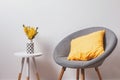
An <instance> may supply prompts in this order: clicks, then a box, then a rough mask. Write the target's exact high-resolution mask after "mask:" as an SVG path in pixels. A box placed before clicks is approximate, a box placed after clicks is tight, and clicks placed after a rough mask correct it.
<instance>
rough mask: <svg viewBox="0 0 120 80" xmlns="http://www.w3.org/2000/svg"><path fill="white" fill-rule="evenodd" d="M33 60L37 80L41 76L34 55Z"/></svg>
mask: <svg viewBox="0 0 120 80" xmlns="http://www.w3.org/2000/svg"><path fill="white" fill-rule="evenodd" d="M32 60H33V63H34V67H35V71H36V77H37V80H40V77H39V74H38V71H37V64H36V61H35V58H34V57H32Z"/></svg>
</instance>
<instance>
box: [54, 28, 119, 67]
mask: <svg viewBox="0 0 120 80" xmlns="http://www.w3.org/2000/svg"><path fill="white" fill-rule="evenodd" d="M103 29H104V30H106V32H105V37H104V49H105V52H104V53H103V54H102V55H100V56H99V57H97V58H95V59H92V60H89V61H69V60H67V56H68V54H69V51H70V42H71V40H72V39H74V38H76V37H79V36H82V35H85V34H89V33H91V32H94V31H98V30H103ZM116 44H117V37H116V35H115V34H114V32H113V31H111V30H110V29H107V28H105V27H90V28H86V29H83V30H79V31H77V32H74V33H72V34H70V35H68V36H67V37H65V38H64V39H63V40H62V41H60V43H58V45H57V46H56V48H55V50H54V53H53V57H54V60H55V62H56V63H57V64H59V65H61V66H63V67H69V68H91V67H98V66H100V65H101V64H102V63H103V62H104V60H105V59H106V57H108V56H109V55H110V54H111V53H112V51H113V50H114V48H115V46H116ZM88 45H89V44H88Z"/></svg>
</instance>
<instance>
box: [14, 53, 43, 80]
mask: <svg viewBox="0 0 120 80" xmlns="http://www.w3.org/2000/svg"><path fill="white" fill-rule="evenodd" d="M14 55H15V56H17V57H21V58H22V60H21V70H20V73H19V75H18V80H21V77H22V72H23V67H24V64H25V59H26V63H27V77H26V80H29V78H30V58H31V59H32V60H33V63H34V67H35V71H36V77H37V80H40V78H39V74H38V72H37V64H36V61H35V57H38V56H41V55H42V53H34V54H27V53H26V52H16V53H14Z"/></svg>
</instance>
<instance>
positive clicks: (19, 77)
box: [18, 58, 25, 80]
mask: <svg viewBox="0 0 120 80" xmlns="http://www.w3.org/2000/svg"><path fill="white" fill-rule="evenodd" d="M24 61H25V58H22V61H21V70H20V73H19V75H18V80H21V76H22V71H23V66H24Z"/></svg>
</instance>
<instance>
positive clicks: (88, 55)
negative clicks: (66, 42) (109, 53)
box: [67, 30, 105, 60]
mask: <svg viewBox="0 0 120 80" xmlns="http://www.w3.org/2000/svg"><path fill="white" fill-rule="evenodd" d="M104 34H105V30H100V31H96V32H93V33H90V34H87V35H84V36H81V37H77V38H75V39H73V40H72V41H71V49H70V53H69V55H68V57H67V59H68V60H91V59H93V58H96V57H98V56H99V55H101V54H102V53H103V52H104V45H103V38H104Z"/></svg>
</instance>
